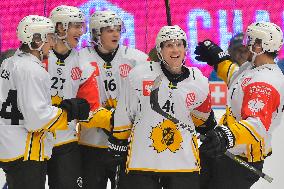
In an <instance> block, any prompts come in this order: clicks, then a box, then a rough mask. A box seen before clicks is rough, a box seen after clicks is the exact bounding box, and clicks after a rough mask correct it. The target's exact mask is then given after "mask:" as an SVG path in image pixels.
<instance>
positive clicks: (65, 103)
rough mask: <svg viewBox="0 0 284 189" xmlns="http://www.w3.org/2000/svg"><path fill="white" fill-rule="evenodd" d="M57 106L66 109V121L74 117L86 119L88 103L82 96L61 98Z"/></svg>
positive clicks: (88, 109) (88, 108) (88, 110)
mask: <svg viewBox="0 0 284 189" xmlns="http://www.w3.org/2000/svg"><path fill="white" fill-rule="evenodd" d="M58 107H59V108H62V109H64V110H66V111H67V117H68V118H67V120H68V122H69V121H72V120H74V119H78V120H86V119H88V117H89V112H90V105H89V103H88V101H87V100H85V99H83V98H71V99H65V100H62V102H61V103H60V104H59V106H58Z"/></svg>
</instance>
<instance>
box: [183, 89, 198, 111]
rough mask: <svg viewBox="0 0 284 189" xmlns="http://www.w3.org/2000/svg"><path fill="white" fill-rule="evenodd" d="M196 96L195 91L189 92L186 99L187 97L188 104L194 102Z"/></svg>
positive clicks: (188, 105)
mask: <svg viewBox="0 0 284 189" xmlns="http://www.w3.org/2000/svg"><path fill="white" fill-rule="evenodd" d="M195 98H196V97H195V94H194V93H193V92H192V93H188V94H187V95H186V99H185V103H186V106H187V107H190V106H191V105H192V104H193V103H194V101H195Z"/></svg>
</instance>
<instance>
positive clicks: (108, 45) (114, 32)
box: [101, 26, 121, 52]
mask: <svg viewBox="0 0 284 189" xmlns="http://www.w3.org/2000/svg"><path fill="white" fill-rule="evenodd" d="M120 36H121V27H120V26H113V27H106V28H103V29H102V31H101V43H102V46H103V48H104V49H105V50H107V51H108V52H112V51H113V50H115V49H116V48H117V46H118V43H119V40H120Z"/></svg>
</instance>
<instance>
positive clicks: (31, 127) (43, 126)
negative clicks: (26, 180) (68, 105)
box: [0, 51, 67, 162]
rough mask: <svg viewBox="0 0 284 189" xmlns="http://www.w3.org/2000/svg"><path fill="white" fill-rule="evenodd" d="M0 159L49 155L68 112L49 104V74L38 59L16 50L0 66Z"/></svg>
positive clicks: (37, 158)
mask: <svg viewBox="0 0 284 189" xmlns="http://www.w3.org/2000/svg"><path fill="white" fill-rule="evenodd" d="M0 74H1V76H0V161H1V162H9V161H13V160H16V159H19V158H22V157H24V160H35V161H43V160H45V159H48V158H50V156H51V151H52V147H53V133H54V132H55V130H57V129H65V128H66V124H67V113H66V112H65V111H63V110H62V109H59V108H57V107H54V106H51V98H50V77H49V74H48V72H47V71H46V70H45V69H44V66H43V64H42V63H41V62H40V60H39V59H38V58H36V57H35V56H33V55H31V54H28V53H21V52H20V51H18V52H17V53H16V54H15V55H14V56H13V57H11V58H9V59H6V60H5V61H4V62H3V63H2V65H1V68H0Z"/></svg>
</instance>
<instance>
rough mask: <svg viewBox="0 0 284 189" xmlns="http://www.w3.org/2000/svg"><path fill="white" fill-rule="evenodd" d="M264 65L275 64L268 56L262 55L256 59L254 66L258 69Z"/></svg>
mask: <svg viewBox="0 0 284 189" xmlns="http://www.w3.org/2000/svg"><path fill="white" fill-rule="evenodd" d="M264 64H275V62H274V59H273V58H272V57H270V56H268V55H266V54H261V55H259V56H257V57H256V58H255V61H254V65H255V66H256V67H258V66H262V65H264Z"/></svg>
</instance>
